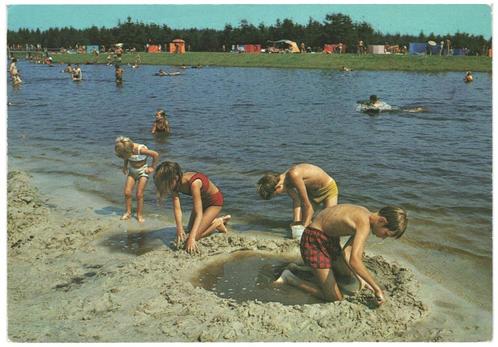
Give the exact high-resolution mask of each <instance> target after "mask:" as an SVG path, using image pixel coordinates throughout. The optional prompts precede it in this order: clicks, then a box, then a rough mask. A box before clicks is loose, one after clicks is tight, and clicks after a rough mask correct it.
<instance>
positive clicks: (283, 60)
mask: <svg viewBox="0 0 498 347" xmlns="http://www.w3.org/2000/svg"><path fill="white" fill-rule="evenodd" d="M51 56H52V58H53V62H54V64H68V63H71V64H106V63H107V59H106V58H107V53H101V54H100V55H99V56H98V57H96V56H94V55H93V54H53V55H51ZM20 57H23V56H20ZM138 57H140V58H138ZM137 59H139V64H141V65H173V66H181V65H186V66H197V65H202V66H205V65H209V66H233V67H266V68H295V69H328V70H342V68H343V67H347V68H349V69H352V70H353V71H354V70H365V71H420V72H448V71H456V72H463V71H473V72H491V71H492V58H491V57H485V56H450V57H446V56H426V55H423V56H414V55H373V54H366V55H357V54H340V55H339V54H323V53H315V54H313V53H305V54H298V53H295V54H291V53H289V54H266V53H261V54H245V53H241V54H238V53H216V52H187V53H185V54H170V53H144V52H137V53H125V54H123V56H122V59H121V63H122V64H133V63H135V61H137Z"/></svg>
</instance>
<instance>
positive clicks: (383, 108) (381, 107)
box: [357, 95, 427, 115]
mask: <svg viewBox="0 0 498 347" xmlns="http://www.w3.org/2000/svg"><path fill="white" fill-rule="evenodd" d="M358 103H359V105H358V108H357V110H358V111H361V112H364V113H367V114H369V115H375V114H378V113H380V112H408V113H419V112H426V111H427V110H426V109H425V108H424V107H422V106H415V107H406V108H405V107H398V106H391V105H389V104H387V103H385V102H384V101H381V100H380V99H379V98H378V97H377V95H370V98H369V100H368V101H358Z"/></svg>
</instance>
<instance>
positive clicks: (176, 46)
mask: <svg viewBox="0 0 498 347" xmlns="http://www.w3.org/2000/svg"><path fill="white" fill-rule="evenodd" d="M169 52H170V53H180V54H183V53H185V41H184V40H182V39H174V40H173V41H171V42H170V43H169Z"/></svg>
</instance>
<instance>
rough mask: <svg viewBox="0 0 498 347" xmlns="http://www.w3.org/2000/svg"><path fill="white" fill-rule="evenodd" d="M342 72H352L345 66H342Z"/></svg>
mask: <svg viewBox="0 0 498 347" xmlns="http://www.w3.org/2000/svg"><path fill="white" fill-rule="evenodd" d="M342 71H345V72H350V71H353V69H351V68H349V67H347V66H343V67H342Z"/></svg>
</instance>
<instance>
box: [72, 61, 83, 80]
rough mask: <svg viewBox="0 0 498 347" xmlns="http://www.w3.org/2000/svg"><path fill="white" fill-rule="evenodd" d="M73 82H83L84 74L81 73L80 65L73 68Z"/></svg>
mask: <svg viewBox="0 0 498 347" xmlns="http://www.w3.org/2000/svg"><path fill="white" fill-rule="evenodd" d="M72 77H73V81H81V80H82V79H83V73H82V72H81V68H80V65H79V64H76V66H75V67H74V68H73V72H72Z"/></svg>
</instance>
